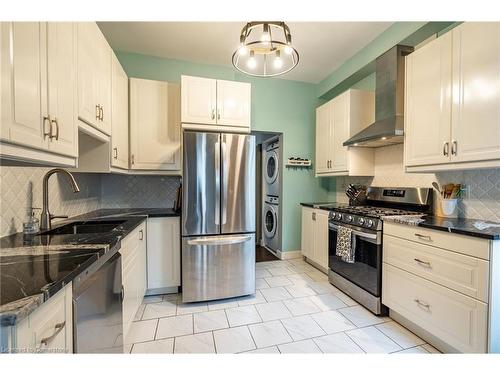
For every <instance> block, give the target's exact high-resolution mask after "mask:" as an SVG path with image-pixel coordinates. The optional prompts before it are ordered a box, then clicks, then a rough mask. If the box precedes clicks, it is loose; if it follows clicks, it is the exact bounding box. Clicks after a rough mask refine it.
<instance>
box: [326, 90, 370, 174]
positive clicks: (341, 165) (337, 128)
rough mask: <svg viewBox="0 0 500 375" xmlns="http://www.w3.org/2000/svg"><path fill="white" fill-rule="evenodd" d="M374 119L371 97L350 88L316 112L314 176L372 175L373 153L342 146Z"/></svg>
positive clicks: (361, 91) (367, 92)
mask: <svg viewBox="0 0 500 375" xmlns="http://www.w3.org/2000/svg"><path fill="white" fill-rule="evenodd" d="M374 119H375V94H374V93H373V92H371V91H363V90H355V89H351V90H348V91H346V92H344V93H343V94H340V95H339V96H337V97H335V98H334V99H332V100H330V101H329V102H328V103H326V104H323V105H322V106H321V107H318V108H317V109H316V176H317V177H322V176H373V167H374V151H373V149H370V148H358V147H347V146H344V145H343V143H344V142H345V141H347V140H348V139H349V138H350V137H352V136H353V135H355V134H356V133H358V132H359V131H361V130H363V129H364V128H366V127H367V126H368V125H370V124H371V123H372V122H373V121H374Z"/></svg>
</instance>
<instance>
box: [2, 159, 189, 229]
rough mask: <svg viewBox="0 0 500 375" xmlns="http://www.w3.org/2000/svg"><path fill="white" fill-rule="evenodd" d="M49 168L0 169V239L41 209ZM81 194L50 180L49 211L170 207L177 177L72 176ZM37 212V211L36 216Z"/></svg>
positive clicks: (62, 180) (67, 212) (57, 177)
mask: <svg viewBox="0 0 500 375" xmlns="http://www.w3.org/2000/svg"><path fill="white" fill-rule="evenodd" d="M49 169H50V168H42V167H21V166H15V167H14V166H0V213H1V215H0V230H1V232H0V237H1V236H6V235H9V234H11V233H15V232H20V231H22V223H23V222H24V221H25V220H26V218H27V215H28V212H29V211H30V209H31V207H42V180H43V176H44V174H45V173H46V172H47V171H48V170H49ZM74 175H75V179H76V181H77V182H78V185H79V186H80V192H79V193H77V194H75V193H73V191H72V190H71V188H70V186H69V183H68V182H67V181H66V177H65V176H62V175H54V176H52V177H51V178H50V180H49V204H50V212H52V213H54V214H60V215H68V216H74V215H78V214H81V213H85V212H89V211H93V210H97V209H99V208H117V207H172V206H173V201H174V199H175V192H176V189H177V187H178V186H179V183H180V178H179V177H164V176H129V175H111V174H102V175H101V174H92V173H75V174H74ZM39 215H40V211H39V210H38V211H36V216H37V217H38V216H39Z"/></svg>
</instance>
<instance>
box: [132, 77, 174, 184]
mask: <svg viewBox="0 0 500 375" xmlns="http://www.w3.org/2000/svg"><path fill="white" fill-rule="evenodd" d="M179 109H180V87H179V85H178V84H174V83H169V82H163V81H151V80H146V79H137V78H131V79H130V153H131V155H130V167H131V169H139V170H167V171H174V172H175V173H176V174H179V173H180V170H181V125H180V113H179Z"/></svg>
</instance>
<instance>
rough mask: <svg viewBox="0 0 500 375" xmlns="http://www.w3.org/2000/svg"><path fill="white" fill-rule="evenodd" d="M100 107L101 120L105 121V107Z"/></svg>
mask: <svg viewBox="0 0 500 375" xmlns="http://www.w3.org/2000/svg"><path fill="white" fill-rule="evenodd" d="M99 107H100V108H101V121H104V107H103V106H102V105H101V106H99Z"/></svg>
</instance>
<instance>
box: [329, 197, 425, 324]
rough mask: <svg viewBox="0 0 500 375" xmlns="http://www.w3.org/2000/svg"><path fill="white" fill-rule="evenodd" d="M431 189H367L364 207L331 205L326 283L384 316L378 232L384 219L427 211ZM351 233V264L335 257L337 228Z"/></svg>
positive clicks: (381, 228)
mask: <svg viewBox="0 0 500 375" xmlns="http://www.w3.org/2000/svg"><path fill="white" fill-rule="evenodd" d="M431 203H432V189H431V188H380V187H370V188H368V191H367V199H366V204H365V205H362V206H349V205H342V204H332V205H329V206H322V208H323V209H329V210H330V211H331V212H330V217H329V236H328V237H329V238H328V253H329V254H328V267H329V275H328V276H329V280H330V283H331V284H333V285H334V286H336V287H337V288H339V289H340V290H342V291H343V292H345V293H346V294H348V295H349V296H351V297H352V298H353V299H355V300H356V301H358V302H359V303H360V304H362V305H363V306H365V307H366V308H367V309H369V310H371V311H372V312H373V313H375V314H377V315H384V314H386V313H387V308H386V307H385V306H383V305H382V303H381V291H382V252H383V243H382V232H383V220H382V218H383V217H384V216H394V215H415V214H420V213H427V212H429V211H430V209H431ZM340 227H344V228H348V229H349V230H350V233H351V240H350V243H351V251H352V250H353V251H354V263H348V262H346V261H344V260H342V258H341V257H340V256H338V255H336V254H337V242H338V236H339V234H338V232H339V228H340Z"/></svg>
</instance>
